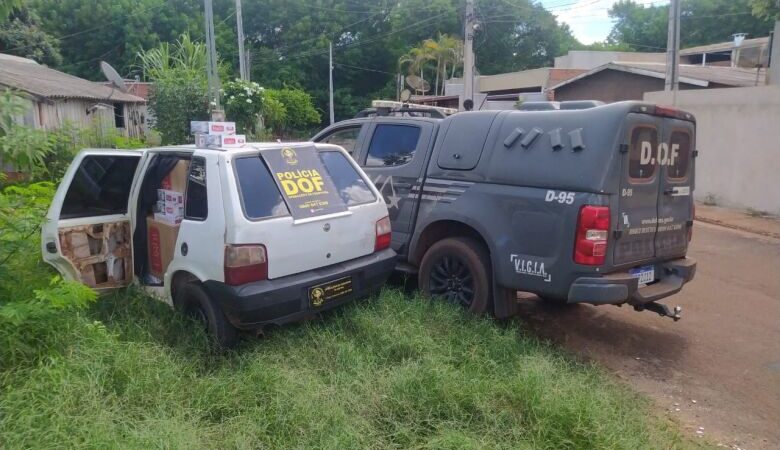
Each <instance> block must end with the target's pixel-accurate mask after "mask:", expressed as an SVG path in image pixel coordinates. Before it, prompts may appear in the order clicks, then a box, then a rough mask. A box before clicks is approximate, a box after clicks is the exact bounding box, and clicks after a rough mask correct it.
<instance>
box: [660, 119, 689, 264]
mask: <svg viewBox="0 0 780 450" xmlns="http://www.w3.org/2000/svg"><path fill="white" fill-rule="evenodd" d="M693 127H694V125H693V123H691V122H687V121H684V120H677V119H665V120H664V129H663V139H662V141H661V144H660V147H659V148H658V156H657V158H656V159H657V162H658V170H659V174H658V175H659V176H658V182H659V192H660V195H659V196H658V233H657V234H656V237H655V255H656V257H658V258H661V257H663V258H668V257H673V256H682V255H684V254H685V252H686V251H687V249H688V232H689V229H690V227H691V226H692V225H693V222H692V220H693V200H692V198H691V196H692V195H693V173H694V171H693V163H694V158H693V149H694V142H693V136H694V128H693Z"/></svg>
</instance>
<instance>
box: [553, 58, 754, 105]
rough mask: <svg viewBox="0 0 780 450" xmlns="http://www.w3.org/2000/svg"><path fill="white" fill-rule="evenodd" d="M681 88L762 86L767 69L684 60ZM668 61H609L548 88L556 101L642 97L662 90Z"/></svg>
mask: <svg viewBox="0 0 780 450" xmlns="http://www.w3.org/2000/svg"><path fill="white" fill-rule="evenodd" d="M679 67H680V75H679V86H680V90H687V89H712V88H729V87H749V86H762V85H764V84H765V80H766V74H765V70H764V69H745V68H740V67H721V66H701V65H687V64H681V65H680V66H679ZM665 78H666V64H664V63H652V62H648V63H640V62H610V63H606V64H603V65H601V66H598V67H596V68H594V69H591V70H589V71H587V72H584V73H581V74H580V75H577V76H575V77H573V78H570V79H568V80H565V81H562V82H560V83H558V84H555V85H552V86H550V87H548V88H547V91H548V93H549V95H548V98H549V99H550V100H555V101H567V100H600V101H603V102H606V103H610V102H619V101H623V100H642V98H644V94H645V93H646V92H654V91H663V90H664V80H665Z"/></svg>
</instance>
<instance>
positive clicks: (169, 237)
mask: <svg viewBox="0 0 780 450" xmlns="http://www.w3.org/2000/svg"><path fill="white" fill-rule="evenodd" d="M189 166H190V163H189V161H187V160H180V161H179V162H177V163H176V165H175V166H174V167H173V169H172V170H171V171H170V172H169V173H168V175H166V176H165V178H163V180H162V182H161V183H160V189H157V204H156V205H155V207H154V214H153V215H151V216H149V217H147V218H146V228H147V232H148V235H147V236H148V239H147V241H148V248H147V250H148V255H149V272H150V273H151V275H152V276H153V277H154V278H156V279H157V280H154V281H157V282H159V281H162V279H163V277H164V276H165V271H166V270H167V269H168V264H170V262H171V260H172V259H173V255H174V253H175V250H176V239H177V237H178V235H179V224H180V223H181V221H182V219H183V218H184V192H185V191H186V189H187V175H188V172H189Z"/></svg>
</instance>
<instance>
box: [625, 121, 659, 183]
mask: <svg viewBox="0 0 780 450" xmlns="http://www.w3.org/2000/svg"><path fill="white" fill-rule="evenodd" d="M657 148H658V131H657V130H656V129H655V128H653V127H648V126H640V127H636V128H634V129H633V130H632V131H631V146H630V148H629V150H628V176H629V177H630V178H631V179H632V180H635V181H642V180H647V179H650V178H652V177H653V174H655V166H656V154H655V153H656V149H657Z"/></svg>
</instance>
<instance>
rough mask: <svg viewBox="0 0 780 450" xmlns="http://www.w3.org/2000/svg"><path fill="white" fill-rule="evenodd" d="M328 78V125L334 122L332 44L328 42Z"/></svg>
mask: <svg viewBox="0 0 780 450" xmlns="http://www.w3.org/2000/svg"><path fill="white" fill-rule="evenodd" d="M328 77H329V79H330V86H329V95H330V124H331V125H333V123H334V122H335V121H336V120H335V116H334V114H333V42H332V41H329V42H328Z"/></svg>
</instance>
